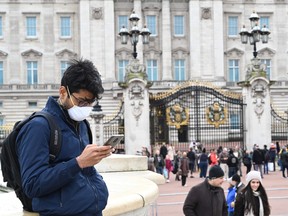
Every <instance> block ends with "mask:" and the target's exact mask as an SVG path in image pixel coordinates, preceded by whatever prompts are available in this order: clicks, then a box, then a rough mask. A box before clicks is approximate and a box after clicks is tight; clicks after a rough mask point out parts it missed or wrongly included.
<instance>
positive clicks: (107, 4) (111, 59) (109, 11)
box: [103, 0, 116, 80]
mask: <svg viewBox="0 0 288 216" xmlns="http://www.w3.org/2000/svg"><path fill="white" fill-rule="evenodd" d="M103 4H104V7H103V9H104V19H103V20H104V21H105V24H104V38H105V40H104V44H105V45H104V50H105V52H104V57H105V60H104V61H105V78H106V80H115V79H116V77H115V67H114V64H115V53H114V49H115V28H114V1H113V0H105V1H103Z"/></svg>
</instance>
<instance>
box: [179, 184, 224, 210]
mask: <svg viewBox="0 0 288 216" xmlns="http://www.w3.org/2000/svg"><path fill="white" fill-rule="evenodd" d="M183 212H184V215H185V216H204V215H205V216H227V215H228V211H227V204H226V198H225V194H224V190H223V188H221V187H213V186H212V185H210V184H209V183H208V179H205V181H203V182H202V183H200V184H198V185H196V186H194V187H192V188H191V190H190V191H189V193H188V195H187V197H186V199H185V202H184V206H183Z"/></svg>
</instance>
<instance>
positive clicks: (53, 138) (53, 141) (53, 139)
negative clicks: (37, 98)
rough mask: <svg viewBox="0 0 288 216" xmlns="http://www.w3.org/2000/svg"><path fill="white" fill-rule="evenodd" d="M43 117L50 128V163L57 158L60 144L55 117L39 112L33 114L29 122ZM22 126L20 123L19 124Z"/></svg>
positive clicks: (60, 137) (59, 130)
mask: <svg viewBox="0 0 288 216" xmlns="http://www.w3.org/2000/svg"><path fill="white" fill-rule="evenodd" d="M38 116H39V117H43V118H45V119H46V120H47V121H48V124H49V127H50V143H49V162H50V163H52V162H53V161H54V160H55V158H56V157H57V156H58V154H59V153H60V150H61V144H62V132H61V129H60V127H59V126H58V125H57V124H56V122H55V119H54V118H55V117H54V116H52V115H51V114H49V113H48V112H44V111H40V112H34V113H33V114H32V115H31V116H30V117H29V120H31V119H32V118H35V117H38ZM21 124H22V123H21Z"/></svg>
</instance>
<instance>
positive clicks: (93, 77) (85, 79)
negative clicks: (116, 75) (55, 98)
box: [61, 58, 104, 100]
mask: <svg viewBox="0 0 288 216" xmlns="http://www.w3.org/2000/svg"><path fill="white" fill-rule="evenodd" d="M69 65H70V66H69V67H68V68H67V69H66V71H65V72H64V74H63V77H62V79H61V86H65V88H67V86H68V87H69V91H70V93H71V94H72V93H74V92H76V93H78V92H79V91H80V89H84V90H87V91H89V92H90V93H92V94H93V96H94V98H96V99H97V100H98V99H100V98H101V96H100V95H101V94H102V93H103V92H104V89H103V86H102V80H101V76H100V74H99V72H98V70H97V69H96V67H95V66H94V64H93V63H92V62H91V61H89V60H86V59H85V60H83V59H82V58H81V59H79V60H77V59H73V60H71V61H69Z"/></svg>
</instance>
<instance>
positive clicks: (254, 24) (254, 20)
mask: <svg viewBox="0 0 288 216" xmlns="http://www.w3.org/2000/svg"><path fill="white" fill-rule="evenodd" d="M259 19H260V18H259V16H258V14H257V13H256V12H255V11H253V13H252V14H251V16H250V18H249V20H250V24H251V29H250V31H248V30H247V29H246V28H245V25H243V28H242V29H241V31H240V33H239V34H240V36H241V42H242V43H243V44H247V42H248V38H249V42H250V44H251V45H253V46H254V52H253V56H254V58H256V57H257V54H258V53H257V51H256V43H257V42H259V41H260V40H261V39H262V43H268V39H269V37H268V35H269V34H270V31H269V29H268V28H267V27H266V25H264V26H263V28H262V29H260V27H259V25H258V22H259Z"/></svg>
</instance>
